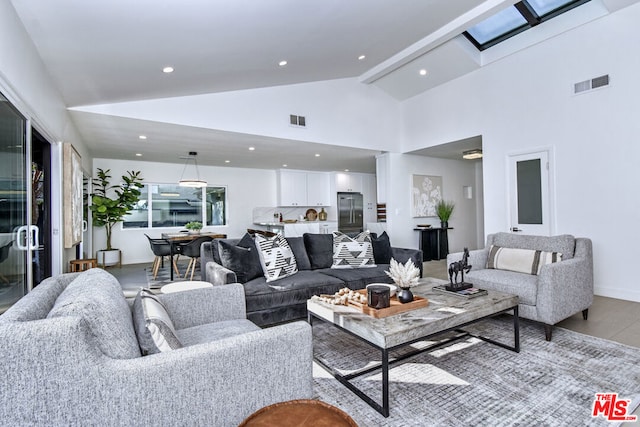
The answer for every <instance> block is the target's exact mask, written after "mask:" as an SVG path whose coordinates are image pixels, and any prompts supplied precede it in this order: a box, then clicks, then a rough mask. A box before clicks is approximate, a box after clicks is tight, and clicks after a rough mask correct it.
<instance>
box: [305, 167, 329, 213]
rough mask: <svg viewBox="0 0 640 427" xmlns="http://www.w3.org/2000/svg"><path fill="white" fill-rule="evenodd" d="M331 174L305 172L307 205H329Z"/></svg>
mask: <svg viewBox="0 0 640 427" xmlns="http://www.w3.org/2000/svg"><path fill="white" fill-rule="evenodd" d="M330 179H331V175H330V174H329V173H328V172H307V206H331V201H332V198H331V185H330V184H331V182H330Z"/></svg>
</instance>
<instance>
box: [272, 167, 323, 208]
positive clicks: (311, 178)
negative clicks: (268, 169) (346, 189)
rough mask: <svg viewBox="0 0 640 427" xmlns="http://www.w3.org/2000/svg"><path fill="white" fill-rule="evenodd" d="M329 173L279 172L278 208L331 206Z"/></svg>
mask: <svg viewBox="0 0 640 427" xmlns="http://www.w3.org/2000/svg"><path fill="white" fill-rule="evenodd" d="M330 184H331V182H330V175H329V173H328V172H306V171H292V170H280V171H278V206H331V194H330V187H331V186H330Z"/></svg>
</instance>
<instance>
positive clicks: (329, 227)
mask: <svg viewBox="0 0 640 427" xmlns="http://www.w3.org/2000/svg"><path fill="white" fill-rule="evenodd" d="M319 224H320V234H331V233H333V232H334V231H338V223H337V222H335V221H328V222H325V221H323V222H320V223H319Z"/></svg>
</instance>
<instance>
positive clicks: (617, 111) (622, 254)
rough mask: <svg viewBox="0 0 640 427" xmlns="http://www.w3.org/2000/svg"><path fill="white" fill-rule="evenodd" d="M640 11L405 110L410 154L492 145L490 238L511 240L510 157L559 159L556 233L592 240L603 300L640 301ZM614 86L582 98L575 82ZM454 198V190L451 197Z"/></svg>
mask: <svg viewBox="0 0 640 427" xmlns="http://www.w3.org/2000/svg"><path fill="white" fill-rule="evenodd" d="M638 21H640V5H638V4H637V5H634V6H630V7H628V8H626V9H623V10H621V11H619V12H616V13H614V14H611V15H608V16H606V17H603V18H601V19H598V20H596V21H594V22H592V23H590V24H587V25H585V26H582V27H579V28H576V29H574V30H572V31H569V32H566V33H564V34H561V35H559V36H557V37H555V38H553V39H550V40H548V41H545V42H543V43H540V44H538V45H535V46H532V47H530V48H528V49H526V50H524V51H521V52H518V53H516V54H514V55H511V56H509V57H506V58H504V59H502V60H500V61H497V62H494V63H492V64H491V65H488V66H486V67H484V68H482V69H480V70H478V71H476V72H473V73H471V74H468V75H466V76H464V77H461V78H459V79H457V80H454V81H452V82H450V83H448V84H445V85H442V86H440V87H438V88H435V89H433V90H431V91H428V92H426V93H424V94H422V95H420V96H417V97H415V98H412V99H410V100H408V101H407V102H405V103H404V105H403V110H404V115H403V119H404V124H405V135H406V140H405V141H404V142H405V144H406V148H407V149H412V147H413V148H423V147H425V146H431V145H436V144H440V143H442V142H448V141H454V140H458V139H462V138H464V137H467V136H470V135H482V137H483V150H484V155H485V156H484V159H483V171H484V172H483V179H484V190H485V193H484V208H485V215H484V217H485V233H493V232H497V231H506V230H508V227H509V222H508V218H507V202H508V200H507V191H506V190H507V188H506V182H505V177H506V157H507V155H508V154H509V153H512V152H515V151H521V150H528V149H532V148H536V147H542V146H550V147H553V150H554V152H555V165H554V166H553V170H552V173H553V174H554V176H555V182H556V188H555V207H556V209H555V215H556V222H555V230H553V233H570V234H574V235H576V236H587V237H590V238H591V239H592V240H593V246H594V265H595V267H594V268H595V287H596V294H598V295H604V296H610V297H615V298H622V299H628V300H634V301H640V290H639V289H638V287H637V286H636V285H635V282H634V281H633V280H631V279H630V278H631V277H633V276H632V274H633V273H632V270H630V269H629V266H632V265H634V264H635V262H636V260H637V239H636V235H637V234H638V233H637V232H635V231H634V230H635V226H636V223H637V218H638V212H639V211H640V199H639V198H638V197H637V194H638V191H637V186H638V175H637V172H636V170H637V159H638V158H639V155H640V144H638V143H637V138H638V135H639V134H640V121H639V120H638V112H639V111H640V110H639V108H638V95H639V94H640V79H639V78H638V75H639V74H640V55H637V54H636V52H637V51H638V46H639V45H640V33H638V31H637V22H638ZM603 74H609V75H610V78H611V85H610V86H609V87H607V88H605V89H600V90H596V91H593V92H590V93H586V94H582V95H575V96H574V95H573V94H572V89H573V84H574V83H575V82H579V81H583V80H586V79H589V78H593V77H597V76H600V75H603ZM445 188H446V187H445Z"/></svg>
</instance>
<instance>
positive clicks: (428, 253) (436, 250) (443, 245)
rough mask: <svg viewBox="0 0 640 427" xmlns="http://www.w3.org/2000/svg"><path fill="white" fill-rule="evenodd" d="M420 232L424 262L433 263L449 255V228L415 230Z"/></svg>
mask: <svg viewBox="0 0 640 427" xmlns="http://www.w3.org/2000/svg"><path fill="white" fill-rule="evenodd" d="M414 230H415V231H419V232H420V249H421V250H422V260H423V261H432V260H440V259H445V258H446V257H447V255H448V254H449V238H448V236H447V230H448V229H447V228H414Z"/></svg>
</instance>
